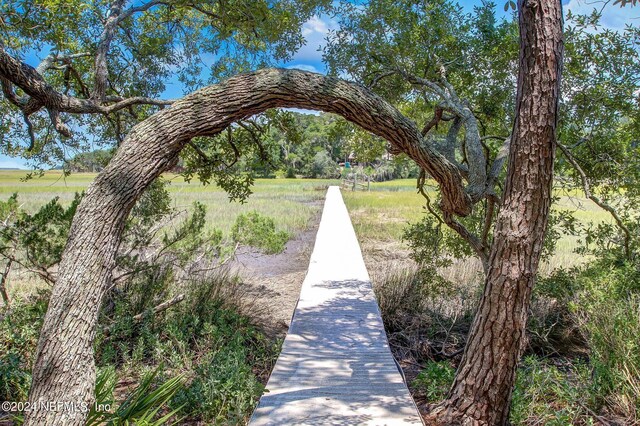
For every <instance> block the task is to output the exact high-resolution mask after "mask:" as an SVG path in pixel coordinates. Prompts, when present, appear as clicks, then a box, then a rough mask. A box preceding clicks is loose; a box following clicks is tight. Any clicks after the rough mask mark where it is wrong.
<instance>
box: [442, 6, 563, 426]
mask: <svg viewBox="0 0 640 426" xmlns="http://www.w3.org/2000/svg"><path fill="white" fill-rule="evenodd" d="M518 10H519V25H520V71H519V76H518V94H517V110H516V115H515V117H516V118H515V123H514V127H513V133H512V141H511V147H510V155H509V166H508V172H507V173H508V176H507V183H506V187H505V192H504V194H503V198H502V202H501V207H500V212H499V214H498V218H497V223H496V230H495V233H494V240H493V245H492V247H491V254H490V265H489V271H488V274H487V278H486V281H485V289H484V293H483V295H482V298H481V300H480V304H479V307H478V312H477V314H476V317H475V319H474V322H473V325H472V327H471V332H470V335H469V338H468V340H467V345H466V348H465V351H464V355H463V358H462V361H461V364H460V366H459V368H458V371H457V373H456V378H455V381H454V384H453V386H452V388H451V390H450V392H449V394H448V397H447V400H445V402H444V403H443V404H442V405H441V406H440V407H438V408H437V409H436V410H434V413H433V414H432V417H431V418H430V420H433V421H434V422H435V423H436V424H446V425H505V424H507V422H508V418H509V408H510V402H511V392H512V388H513V385H514V381H515V373H516V367H517V363H518V360H519V357H520V354H521V349H522V346H523V340H524V336H525V325H526V322H527V313H528V308H529V304H530V299H531V289H532V287H533V284H534V280H535V276H536V273H537V270H538V263H539V260H540V253H541V250H542V243H543V239H544V235H545V232H546V228H547V222H548V214H549V207H550V204H551V184H552V177H553V161H554V153H555V148H556V122H557V108H558V92H559V87H560V76H561V64H562V54H563V40H562V39H563V37H562V8H561V4H560V1H559V0H519V1H518Z"/></svg>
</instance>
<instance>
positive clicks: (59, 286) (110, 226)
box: [25, 69, 471, 425]
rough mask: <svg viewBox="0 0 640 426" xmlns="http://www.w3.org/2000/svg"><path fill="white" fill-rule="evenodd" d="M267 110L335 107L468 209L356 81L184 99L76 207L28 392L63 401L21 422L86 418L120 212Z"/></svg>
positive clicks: (415, 134)
mask: <svg viewBox="0 0 640 426" xmlns="http://www.w3.org/2000/svg"><path fill="white" fill-rule="evenodd" d="M26 83H28V82H25V84H26ZM274 107H298V108H308V109H316V110H323V111H327V112H333V113H336V114H340V115H342V116H343V117H345V118H346V119H348V120H350V121H352V122H354V123H356V124H358V125H360V126H361V127H363V128H364V129H366V130H369V131H371V132H372V133H374V134H376V135H378V136H381V137H383V138H385V139H387V140H388V141H390V143H391V144H392V145H393V146H394V147H395V148H396V149H398V150H400V151H402V152H405V153H407V154H408V155H409V156H410V157H411V158H413V159H414V160H415V161H416V162H417V163H418V164H419V165H420V166H421V167H423V168H424V169H426V170H427V171H429V173H430V174H431V175H432V176H434V178H436V179H437V180H438V181H439V182H441V183H442V185H443V193H444V199H445V202H444V205H443V208H444V209H447V210H448V211H450V212H453V213H457V214H463V215H464V214H467V213H468V212H469V210H470V207H471V204H470V199H469V197H468V196H467V195H466V194H465V192H464V187H463V185H462V179H461V176H460V174H459V172H458V170H457V168H456V167H455V165H453V164H451V163H450V162H448V161H447V160H446V159H445V158H444V157H443V156H441V155H440V154H438V153H437V152H436V151H435V150H433V149H431V148H428V147H427V148H425V147H421V142H422V136H421V134H420V131H419V130H418V129H417V128H416V126H415V124H414V123H413V122H411V121H410V120H407V119H406V118H405V117H404V116H403V115H402V114H401V113H400V112H398V111H397V110H396V109H395V108H394V107H393V106H391V105H390V104H389V103H387V102H385V101H384V100H383V99H381V98H380V97H378V96H376V95H375V94H373V93H372V92H370V91H368V90H367V89H365V88H364V87H362V86H359V85H356V84H352V83H348V82H345V81H343V80H339V79H335V78H329V77H324V76H321V75H319V74H313V73H307V72H303V71H297V70H274V69H271V70H263V71H258V72H255V73H253V74H246V75H241V76H237V77H234V78H231V79H229V80H227V81H225V82H223V83H221V84H218V85H215V86H210V87H207V88H205V89H202V90H200V91H198V92H195V93H193V94H191V95H189V96H186V97H185V98H184V99H182V100H180V101H177V102H175V103H174V104H173V105H172V106H171V108H168V109H165V110H163V111H160V112H159V113H157V114H155V115H153V116H152V117H150V118H149V119H147V120H145V121H144V122H142V123H140V124H139V125H137V126H136V127H135V128H134V129H133V130H132V132H131V133H130V134H129V135H128V136H127V138H126V139H125V141H124V142H123V143H122V145H121V146H120V148H119V150H118V152H117V153H116V155H115V156H114V158H113V159H112V160H111V162H110V163H109V165H108V166H107V167H106V168H105V170H104V171H103V172H101V173H100V174H99V175H98V177H97V178H96V180H95V181H94V182H93V183H92V184H91V186H90V187H89V189H88V190H87V192H86V194H85V196H84V198H83V200H82V202H81V203H80V206H79V207H78V211H77V212H76V215H75V217H74V219H73V224H72V227H71V231H70V234H69V241H68V243H67V246H66V248H65V251H64V254H63V257H62V261H61V263H60V267H59V275H58V280H57V282H56V285H55V286H54V288H53V293H52V295H51V299H50V302H49V309H48V311H47V314H46V316H45V319H44V325H43V328H42V331H41V335H40V340H39V342H38V348H37V351H36V359H35V364H34V368H33V384H32V387H31V391H30V395H29V401H30V402H31V403H32V404H34V403H47V402H55V403H56V404H58V403H62V404H64V403H66V404H67V405H66V407H67V408H64V407H63V409H60V410H57V411H47V410H37V411H31V412H29V413H27V415H26V424H27V425H82V424H83V423H84V419H85V418H86V414H87V413H86V411H84V410H83V408H84V407H83V405H84V406H86V405H87V404H92V403H93V389H94V382H95V366H94V358H93V340H94V337H95V331H96V322H97V317H98V310H99V308H100V305H101V301H102V299H103V296H104V293H105V291H106V290H107V289H108V288H109V285H110V282H111V273H112V269H113V267H114V262H115V255H116V251H117V249H118V245H119V243H120V238H121V234H122V230H123V227H124V224H125V221H126V218H127V216H128V214H129V212H130V210H131V208H132V207H133V205H134V203H135V202H136V200H137V199H138V197H139V196H140V195H141V193H142V192H143V191H144V189H145V188H146V187H147V186H148V185H149V184H150V183H151V182H152V181H153V180H154V179H155V178H156V177H157V176H158V175H159V174H160V173H162V172H163V171H165V170H167V169H169V168H170V167H171V166H172V165H173V164H174V162H175V160H176V159H177V156H178V154H179V152H180V150H181V149H182V148H183V147H184V146H185V144H186V143H187V142H188V141H189V140H190V139H191V138H193V137H196V136H205V135H215V134H218V133H220V132H221V131H222V130H224V129H225V128H226V127H228V126H229V125H230V124H231V123H233V122H235V121H238V120H241V119H244V118H247V117H249V116H252V115H255V114H257V113H260V112H262V111H264V110H266V109H268V108H274ZM70 408H71V409H70Z"/></svg>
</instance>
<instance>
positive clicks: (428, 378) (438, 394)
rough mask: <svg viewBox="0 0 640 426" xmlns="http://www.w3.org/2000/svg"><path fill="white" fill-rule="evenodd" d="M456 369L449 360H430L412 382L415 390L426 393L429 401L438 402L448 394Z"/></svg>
mask: <svg viewBox="0 0 640 426" xmlns="http://www.w3.org/2000/svg"><path fill="white" fill-rule="evenodd" d="M455 372H456V370H455V369H454V368H453V367H451V365H450V364H449V362H447V361H441V362H429V363H428V364H427V366H426V368H424V369H423V370H422V371H420V373H419V374H418V376H417V377H416V378H415V379H414V380H413V382H411V386H412V387H413V388H414V389H415V391H417V392H419V393H420V394H421V395H424V396H425V397H426V399H427V401H429V402H437V401H440V400H442V399H444V397H445V396H446V395H447V392H448V391H449V388H450V387H451V384H452V383H453V378H454V376H455Z"/></svg>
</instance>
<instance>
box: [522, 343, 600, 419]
mask: <svg viewBox="0 0 640 426" xmlns="http://www.w3.org/2000/svg"><path fill="white" fill-rule="evenodd" d="M590 386H591V385H590V370H589V368H588V366H587V365H585V364H584V363H580V362H574V363H573V364H567V365H565V366H563V369H560V368H559V367H557V366H555V365H553V364H547V363H544V362H542V361H540V360H538V359H537V358H536V357H534V356H530V357H526V358H525V359H524V362H523V365H522V366H521V367H520V368H519V369H518V372H517V376H516V385H515V388H514V391H513V396H512V401H511V412H510V420H511V422H512V423H513V424H514V425H533V424H536V425H538V424H544V425H557V426H560V425H570V424H593V420H594V419H593V417H592V411H591V410H589V409H588V408H587V407H588V406H593V400H592V399H591V395H592V389H591V387H590Z"/></svg>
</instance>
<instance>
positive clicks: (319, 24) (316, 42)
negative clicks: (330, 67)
mask: <svg viewBox="0 0 640 426" xmlns="http://www.w3.org/2000/svg"><path fill="white" fill-rule="evenodd" d="M337 28H338V23H337V22H336V21H334V20H333V19H331V18H329V17H328V16H314V17H312V18H311V19H309V20H308V21H307V22H305V23H304V24H303V25H302V35H303V36H304V38H305V44H304V46H302V47H301V48H300V50H298V52H296V54H295V55H294V57H293V60H294V61H301V62H320V61H321V60H322V52H320V51H319V49H320V48H321V47H322V46H324V45H325V44H326V40H325V38H326V37H327V35H328V34H329V30H334V29H337Z"/></svg>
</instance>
